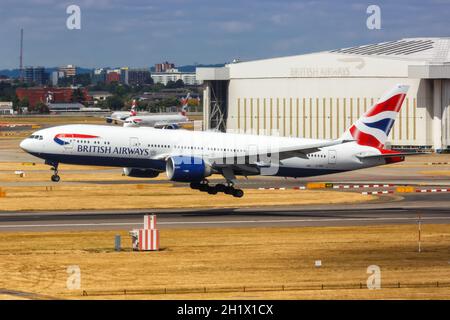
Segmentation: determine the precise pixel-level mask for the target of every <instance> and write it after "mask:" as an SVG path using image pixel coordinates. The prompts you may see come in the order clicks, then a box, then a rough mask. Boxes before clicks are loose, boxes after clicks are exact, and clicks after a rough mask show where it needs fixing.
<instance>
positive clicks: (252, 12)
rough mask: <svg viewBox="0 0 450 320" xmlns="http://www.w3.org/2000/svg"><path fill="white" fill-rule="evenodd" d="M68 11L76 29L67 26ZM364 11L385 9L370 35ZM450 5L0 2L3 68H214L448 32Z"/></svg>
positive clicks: (285, 0)
mask: <svg viewBox="0 0 450 320" xmlns="http://www.w3.org/2000/svg"><path fill="white" fill-rule="evenodd" d="M69 5H77V6H79V8H80V10H81V29H79V30H78V29H74V30H70V29H68V28H67V26H66V20H67V19H68V18H69V14H67V13H66V9H67V7H68V6H69ZM369 5H378V6H379V7H380V10H381V29H379V30H376V29H375V30H370V29H368V28H367V25H366V20H367V18H368V17H369V14H368V13H367V12H366V10H367V7H368V6H369ZM449 12H450V0H430V1H423V0H420V1H419V0H409V1H406V0H400V1H392V0H386V1H384V0H383V1H376V0H375V1H357V0H353V1H350V0H341V1H336V0H334V1H333V0H324V1H294V0H278V1H275V0H270V1H269V0H239V1H235V0H228V1H223V0H148V1H144V0H71V1H65V0H0V69H10V68H17V67H18V65H19V43H20V28H23V29H24V66H37V65H40V66H46V67H53V66H59V65H65V64H75V65H77V66H82V67H89V68H93V67H106V66H110V67H118V66H130V67H149V66H153V65H154V64H155V63H158V62H163V61H166V60H167V61H170V62H174V63H175V64H176V65H188V64H196V63H199V64H213V63H225V62H230V61H232V60H233V59H240V60H243V61H245V60H254V59H262V58H271V57H278V56H287V55H296V54H303V53H308V52H316V51H322V50H331V49H338V48H345V47H350V46H354V45H363V44H370V43H377V42H383V41H390V40H396V39H401V38H405V37H427V36H430V37H437V36H443V37H446V36H450V19H449V15H448V14H449Z"/></svg>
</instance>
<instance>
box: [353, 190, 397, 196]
mask: <svg viewBox="0 0 450 320" xmlns="http://www.w3.org/2000/svg"><path fill="white" fill-rule="evenodd" d="M387 193H394V191H393V190H383V191H368V192H361V194H365V195H369V194H387Z"/></svg>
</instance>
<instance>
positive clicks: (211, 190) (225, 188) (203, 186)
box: [190, 180, 244, 198]
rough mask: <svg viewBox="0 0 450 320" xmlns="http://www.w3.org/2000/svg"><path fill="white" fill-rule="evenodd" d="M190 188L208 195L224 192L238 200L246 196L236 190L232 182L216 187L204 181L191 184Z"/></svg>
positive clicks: (239, 190)
mask: <svg viewBox="0 0 450 320" xmlns="http://www.w3.org/2000/svg"><path fill="white" fill-rule="evenodd" d="M190 186H191V188H192V189H195V190H200V191H202V192H207V193H208V194H217V193H219V192H223V193H225V194H229V195H232V196H233V197H236V198H242V197H243V196H244V191H242V190H241V189H236V188H235V187H234V185H233V183H232V182H227V184H222V183H219V184H216V185H215V186H211V185H210V184H209V182H208V180H203V181H202V182H191V184H190Z"/></svg>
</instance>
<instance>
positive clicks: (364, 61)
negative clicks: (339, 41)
mask: <svg viewBox="0 0 450 320" xmlns="http://www.w3.org/2000/svg"><path fill="white" fill-rule="evenodd" d="M197 79H199V80H203V81H204V99H203V108H204V127H205V129H218V130H222V131H232V130H239V131H240V132H246V133H256V134H279V135H282V136H293V137H305V138H319V139H322V138H324V139H336V138H339V137H340V136H341V134H342V133H343V132H344V131H345V129H347V128H348V127H349V126H350V125H351V124H352V123H353V122H354V121H355V120H356V119H357V118H358V117H359V116H360V115H362V114H363V113H364V112H365V111H366V110H367V109H368V108H370V106H371V105H373V104H374V103H375V102H376V101H377V99H378V98H379V97H380V96H381V95H382V94H383V93H384V92H385V91H386V90H388V89H390V87H391V86H393V85H394V84H397V83H403V84H408V85H410V89H409V91H408V94H407V97H406V99H405V102H404V104H403V107H402V109H401V112H400V114H399V116H398V117H397V120H396V122H395V125H394V127H393V129H392V130H391V133H390V144H391V145H392V146H393V147H397V148H423V149H433V150H437V151H439V150H443V149H449V148H450V38H408V39H402V40H397V41H390V42H383V43H377V44H370V45H364V46H358V47H351V48H345V49H337V50H332V51H324V52H317V53H311V54H303V55H297V56H289V57H280V58H273V59H264V60H256V61H248V62H235V63H230V64H227V65H225V66H224V67H222V68H197Z"/></svg>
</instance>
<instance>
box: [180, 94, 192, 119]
mask: <svg viewBox="0 0 450 320" xmlns="http://www.w3.org/2000/svg"><path fill="white" fill-rule="evenodd" d="M190 97H191V93H188V94H187V95H186V97H185V98H182V99H181V111H180V114H181V115H182V116H185V117H186V115H187V108H188V106H189V98H190Z"/></svg>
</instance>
